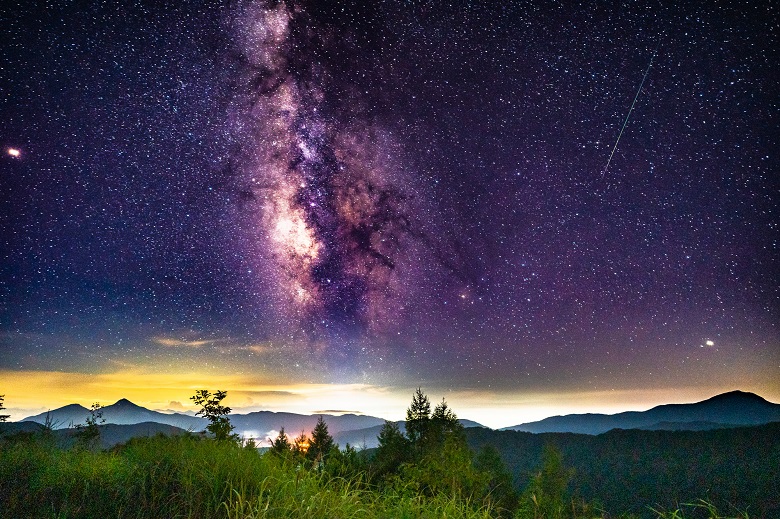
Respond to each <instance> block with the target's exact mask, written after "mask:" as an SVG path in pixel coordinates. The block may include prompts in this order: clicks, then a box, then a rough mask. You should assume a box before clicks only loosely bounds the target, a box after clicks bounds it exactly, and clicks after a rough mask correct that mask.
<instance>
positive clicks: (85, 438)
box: [76, 402, 106, 449]
mask: <svg viewBox="0 0 780 519" xmlns="http://www.w3.org/2000/svg"><path fill="white" fill-rule="evenodd" d="M104 423H106V420H105V419H104V418H103V406H101V405H100V404H98V403H97V402H95V403H94V404H92V407H91V408H90V410H89V416H88V417H87V423H85V424H78V425H77V426H76V441H77V442H78V444H79V445H80V446H81V447H84V448H87V449H91V448H94V447H95V446H96V445H97V443H98V441H99V440H100V425H101V424H104Z"/></svg>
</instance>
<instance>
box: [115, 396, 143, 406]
mask: <svg viewBox="0 0 780 519" xmlns="http://www.w3.org/2000/svg"><path fill="white" fill-rule="evenodd" d="M111 407H123V408H130V409H144V408H142V407H141V406H140V405H138V404H134V403H132V402H131V401H130V400H128V399H127V398H122V399H119V400H117V401H116V402H115V403H114V404H112V405H111Z"/></svg>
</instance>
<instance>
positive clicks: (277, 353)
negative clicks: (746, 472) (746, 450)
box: [0, 0, 780, 407]
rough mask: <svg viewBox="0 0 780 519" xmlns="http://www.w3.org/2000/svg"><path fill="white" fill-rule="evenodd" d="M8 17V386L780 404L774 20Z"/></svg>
mask: <svg viewBox="0 0 780 519" xmlns="http://www.w3.org/2000/svg"><path fill="white" fill-rule="evenodd" d="M0 17H1V18H2V20H3V26H4V27H7V30H6V38H5V39H6V44H4V48H5V49H6V50H5V51H4V53H3V55H2V56H1V57H0V81H1V83H0V91H1V92H2V98H0V113H1V114H2V117H1V118H0V145H2V148H3V150H4V153H3V155H2V157H0V168H1V169H2V173H0V193H2V197H3V198H2V202H1V203H2V205H1V206H0V207H2V209H1V210H0V248H1V249H2V255H1V256H0V351H1V352H2V355H1V356H0V371H1V372H5V373H10V374H13V373H28V372H54V371H60V372H67V373H87V374H89V373H92V374H101V375H109V374H111V373H125V372H127V371H130V372H143V373H149V372H154V373H161V374H162V373H166V372H169V373H177V374H181V373H187V372H197V373H209V374H211V375H213V376H225V377H229V376H234V375H235V376H237V375H241V376H242V377H246V380H251V381H253V382H242V384H243V385H242V386H241V387H242V389H241V390H240V391H241V392H242V394H246V395H247V402H248V403H247V405H250V404H249V402H251V403H252V404H256V405H261V404H262V402H264V400H263V398H266V397H265V396H262V394H264V393H262V392H261V391H260V390H259V389H257V387H256V386H259V385H262V384H265V383H271V381H275V383H278V384H282V385H283V383H284V381H285V380H287V381H289V380H295V381H296V382H305V383H312V384H314V383H317V384H320V383H321V384H351V383H355V384H368V385H370V386H372V387H403V388H406V387H412V388H413V387H417V386H418V385H422V386H424V387H437V388H442V389H444V390H446V391H453V392H458V391H460V392H468V391H476V392H479V391H490V392H495V394H496V395H499V396H500V395H509V394H512V395H523V394H529V395H530V394H540V393H546V394H549V393H566V394H570V395H576V394H584V393H588V394H597V393H599V392H608V391H623V392H626V391H629V392H630V391H656V390H668V391H675V390H676V389H679V388H684V392H687V393H686V394H697V395H699V394H701V395H702V396H711V394H710V393H711V392H712V391H715V390H720V389H724V390H728V389H735V388H739V389H743V390H754V391H756V392H758V393H760V394H762V395H763V396H765V397H767V398H770V399H771V398H772V397H774V398H775V399H777V398H778V397H780V387H778V384H777V382H776V380H778V375H780V334H778V328H777V323H778V322H780V319H779V318H780V304H779V303H780V292H779V291H778V276H777V272H778V271H779V269H778V216H777V207H778V205H777V202H778V198H777V196H778V188H780V181H779V180H778V179H779V178H780V177H779V176H778V166H779V164H778V156H777V149H778V147H779V145H780V143H778V131H777V119H778V108H779V106H778V96H777V94H776V90H777V73H776V71H775V69H776V65H777V63H778V58H779V57H780V56H778V50H777V49H780V42H778V27H780V24H778V12H777V6H775V5H773V4H772V3H771V2H750V3H739V2H729V3H726V4H718V5H708V6H700V5H675V4H674V3H662V4H656V3H649V2H648V3H645V2H622V3H614V4H610V5H609V6H606V5H596V4H589V3H577V2H562V3H558V4H555V5H551V6H545V7H542V6H539V5H536V4H535V3H533V2H503V3H494V2H479V1H476V2H455V3H444V2H427V1H410V2H404V3H397V2H386V1H372V2H358V1H343V2H337V1H324V2H322V1H318V2H313V1H312V2H304V1H297V0H289V1H278V2H277V1H271V0H268V1H259V2H248V1H246V2H244V1H242V2H223V1H212V2H206V3H196V2H183V3H180V5H179V4H177V6H176V7H167V8H164V7H160V6H157V5H153V4H149V3H146V2H134V3H131V4H130V5H126V6H122V7H118V6H115V5H112V4H109V3H100V2H95V3H92V4H91V5H89V6H87V7H84V6H77V5H67V6H54V5H46V4H40V5H36V6H33V7H30V6H28V5H25V4H23V3H19V4H18V5H15V6H14V5H9V6H4V7H2V8H0ZM651 60H652V61H651ZM640 85H641V87H640ZM618 139H619V140H618ZM607 164H608V168H607ZM242 380H243V379H242ZM226 383H227V382H226ZM253 387H254V388H255V389H252V388H253ZM227 389H230V388H227ZM255 390H256V391H255ZM3 391H4V392H6V393H7V395H13V393H14V391H15V389H14V388H13V387H0V393H2V392H3ZM253 391H255V393H253ZM263 391H266V390H265V389H264V390H263ZM185 392H186V391H185ZM237 392H238V390H237ZM253 394H254V396H252V395H253ZM258 395H260V396H258ZM186 398H187V397H186V395H183V396H182V397H181V399H182V400H186ZM268 398H270V397H268ZM507 398H508V397H507ZM639 400H641V399H639ZM11 401H12V398H10V397H9V396H7V398H6V402H7V404H8V405H9V406H10V404H11V403H12V402H11ZM234 407H235V406H234Z"/></svg>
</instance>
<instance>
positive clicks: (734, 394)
mask: <svg viewBox="0 0 780 519" xmlns="http://www.w3.org/2000/svg"><path fill="white" fill-rule="evenodd" d="M719 400H720V401H726V400H728V401H733V400H743V401H748V400H749V401H752V402H764V403H767V404H768V403H770V402H769V401H768V400H766V399H765V398H763V397H760V396H758V395H757V394H755V393H751V392H749V391H740V390H739V389H735V390H734V391H728V392H726V393H721V394H719V395H715V396H713V397H711V398H708V399H707V400H704V402H713V401H719Z"/></svg>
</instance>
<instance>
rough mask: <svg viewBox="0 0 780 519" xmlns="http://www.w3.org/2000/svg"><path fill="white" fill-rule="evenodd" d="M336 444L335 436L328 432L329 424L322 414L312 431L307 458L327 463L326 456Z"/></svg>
mask: <svg viewBox="0 0 780 519" xmlns="http://www.w3.org/2000/svg"><path fill="white" fill-rule="evenodd" d="M335 445H336V444H335V443H334V442H333V436H331V435H330V434H329V433H328V424H326V423H325V420H323V419H322V416H321V415H320V417H319V419H318V420H317V425H315V426H314V429H313V430H312V431H311V441H310V442H309V450H308V451H306V458H307V459H309V460H312V461H315V462H319V463H325V458H327V456H328V454H329V453H330V451H331V449H333V448H334V447H335Z"/></svg>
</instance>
